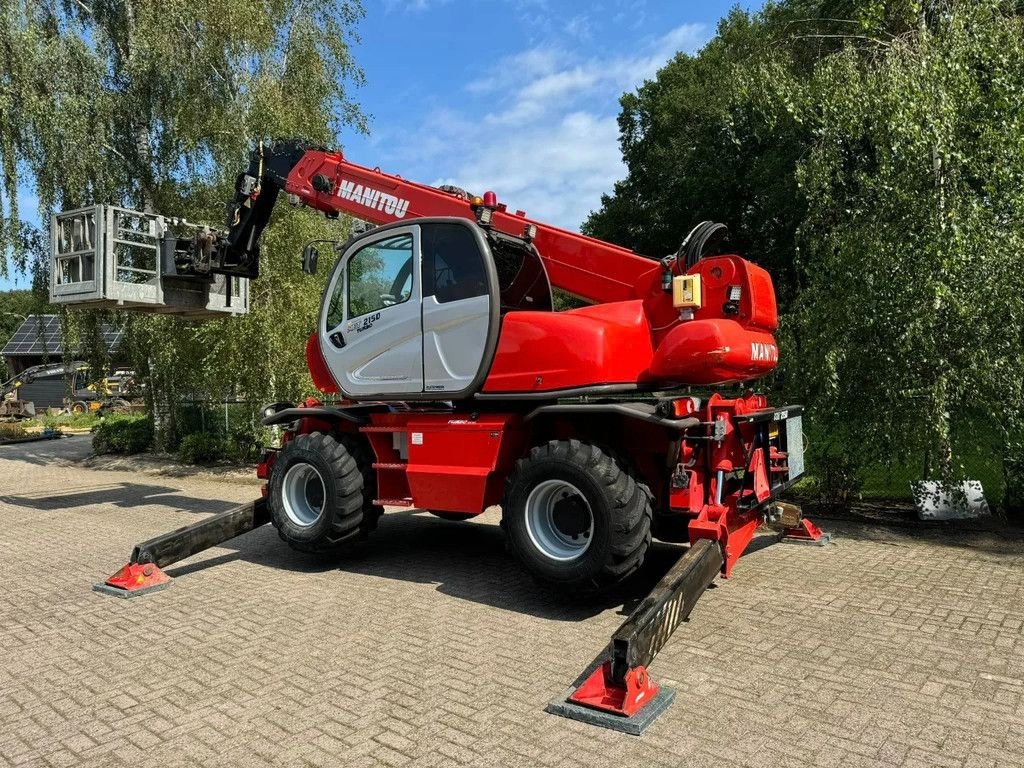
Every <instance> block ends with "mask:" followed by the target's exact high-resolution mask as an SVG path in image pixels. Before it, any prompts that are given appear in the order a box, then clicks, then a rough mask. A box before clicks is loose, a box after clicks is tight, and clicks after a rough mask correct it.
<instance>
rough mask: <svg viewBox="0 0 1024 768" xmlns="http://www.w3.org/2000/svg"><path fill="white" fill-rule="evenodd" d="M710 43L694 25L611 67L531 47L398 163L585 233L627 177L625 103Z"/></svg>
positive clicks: (432, 124) (475, 84)
mask: <svg viewBox="0 0 1024 768" xmlns="http://www.w3.org/2000/svg"><path fill="white" fill-rule="evenodd" d="M536 7H537V8H538V9H541V7H540V6H536ZM708 35H709V31H708V29H707V28H706V27H704V26H703V25H697V24H684V25H682V26H679V27H677V28H675V29H672V30H670V31H669V32H667V33H665V34H663V35H661V36H658V37H654V38H650V39H648V40H646V41H642V42H640V43H639V44H637V45H635V46H634V51H633V52H631V53H630V54H629V55H615V56H607V57H604V58H598V57H595V56H586V55H580V54H579V53H578V52H577V51H576V50H575V49H568V48H563V47H560V46H550V45H534V46H531V47H530V48H527V49H525V50H523V51H520V52H518V53H516V54H514V55H512V56H508V57H505V58H504V59H502V60H500V61H499V62H498V63H497V64H496V65H495V66H493V67H492V68H491V69H490V70H489V71H487V72H486V73H484V75H483V76H482V77H480V78H478V79H476V80H474V81H472V82H469V83H468V84H467V85H466V86H465V92H466V95H467V97H468V98H469V100H470V104H469V105H467V106H464V107H461V108H459V109H452V108H450V107H446V108H441V109H436V110H434V111H433V112H431V113H430V114H429V115H428V116H427V118H426V119H425V120H424V121H423V125H422V126H420V127H419V128H418V129H417V130H415V131H411V132H409V133H407V134H404V135H403V136H402V137H401V139H400V140H399V141H398V142H397V144H395V143H393V142H392V143H391V146H392V150H393V156H394V159H395V160H396V161H397V163H398V165H399V167H404V168H407V169H411V171H410V176H411V174H412V173H417V172H418V173H421V174H422V173H423V172H424V171H425V172H426V173H425V174H424V176H425V177H426V178H429V177H430V176H435V177H436V178H435V179H434V182H433V183H435V184H455V185H457V186H460V187H463V188H465V189H468V190H470V191H471V192H473V193H477V194H479V193H482V192H484V191H486V190H494V191H495V192H497V194H498V199H499V200H500V201H501V202H504V203H507V204H508V206H509V207H510V208H511V209H513V210H515V209H517V208H521V209H524V210H526V212H527V214H528V215H530V216H531V217H532V218H535V219H537V220H539V221H544V222H548V223H551V224H555V225H558V226H562V227H566V228H569V229H576V228H578V227H579V225H580V224H581V223H582V222H583V220H584V219H585V218H586V217H587V215H588V214H589V213H590V211H592V210H594V209H596V208H597V207H598V206H599V205H600V201H601V195H602V194H605V193H608V192H610V191H611V189H612V186H613V184H614V183H615V181H616V180H617V179H620V178H622V177H623V176H624V175H625V169H624V167H623V164H622V159H621V155H620V151H619V146H618V139H619V132H618V124H617V122H616V116H617V113H618V109H619V103H618V99H619V96H621V94H622V93H623V91H626V90H632V89H634V88H636V87H637V86H639V85H640V84H641V83H643V82H644V80H647V79H649V78H651V77H653V76H654V74H655V73H656V72H657V70H658V69H659V68H660V67H662V66H664V65H665V63H666V62H667V61H668V60H669V59H670V58H671V57H672V56H674V55H675V54H676V53H677V52H678V51H686V52H688V53H692V52H695V51H696V50H697V49H698V48H699V47H700V46H701V45H702V44H703V43H704V42H705V41H706V39H707V38H708ZM437 169H442V170H441V173H440V174H438V172H437Z"/></svg>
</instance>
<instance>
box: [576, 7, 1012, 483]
mask: <svg viewBox="0 0 1024 768" xmlns="http://www.w3.org/2000/svg"><path fill="white" fill-rule="evenodd" d="M1020 13H1021V3H1019V2H1008V1H1005V0H1003V1H1001V0H977V1H976V2H963V1H959V0H930V1H929V2H913V1H911V0H906V1H905V2H880V1H877V0H861V1H859V2H857V1H854V0H849V1H843V0H835V1H833V2H828V1H825V0H823V1H820V2H815V1H814V0H786V1H784V2H779V3H770V4H769V5H768V6H766V7H765V9H764V10H763V11H761V12H759V13H757V14H747V13H743V12H740V11H734V12H733V13H732V14H730V15H729V17H727V18H726V19H725V20H723V22H722V23H721V25H720V27H719V30H718V34H717V36H716V37H715V38H714V39H713V40H712V41H711V42H710V43H709V44H708V45H707V46H706V47H705V49H704V50H702V51H701V52H700V53H699V54H697V55H696V56H686V55H682V54H681V55H679V56H676V57H675V58H674V59H673V60H672V61H670V62H669V63H668V64H667V65H666V66H665V68H664V69H662V70H661V71H660V72H659V73H658V75H657V77H656V78H655V79H654V80H652V81H650V82H648V83H645V84H644V85H643V86H642V87H641V88H640V89H638V90H637V91H636V92H635V93H630V94H626V95H625V96H623V98H622V113H621V115H620V127H621V143H622V148H623V156H624V158H625V162H626V165H627V168H628V175H627V177H626V178H625V179H624V180H623V181H621V182H620V183H618V184H617V185H616V187H615V190H614V193H613V194H612V195H610V196H608V197H607V198H605V199H604V200H603V202H602V207H601V209H600V210H598V211H596V212H595V213H594V214H592V216H591V217H590V219H589V220H588V221H587V223H586V229H587V230H588V232H590V233H592V234H595V235H597V236H599V237H603V238H606V239H610V240H614V241H618V242H621V243H623V244H625V245H628V246H630V247H633V248H636V249H638V250H641V251H643V252H647V253H649V254H651V255H653V256H660V255H662V254H664V253H667V252H669V251H671V250H673V249H674V247H675V244H676V242H677V241H678V239H679V238H680V237H681V236H682V235H683V234H685V232H686V230H687V229H688V228H689V227H690V226H691V225H692V224H693V223H694V222H696V221H699V220H701V219H704V218H711V219H717V220H720V221H724V222H726V223H727V224H728V225H730V228H731V229H732V231H733V235H734V242H735V244H736V245H737V246H738V248H739V249H740V250H742V251H744V252H746V253H747V254H748V255H749V256H751V257H752V258H754V260H756V261H758V262H760V263H762V264H764V265H766V266H767V267H768V268H769V269H770V271H771V272H772V273H773V276H774V278H775V281H776V287H777V291H778V294H779V297H780V299H781V308H782V315H783V316H782V323H783V325H782V329H781V332H780V340H781V344H782V348H783V349H782V352H783V365H782V368H781V376H780V377H779V378H778V379H777V381H776V382H775V386H776V387H777V388H780V389H781V390H782V392H781V394H780V396H783V397H793V398H794V399H797V398H799V399H803V400H805V401H806V402H807V404H808V405H809V406H810V408H811V416H812V419H813V422H814V425H815V432H816V433H818V434H820V435H828V436H829V441H830V442H832V443H833V444H835V445H837V446H839V447H840V450H841V451H842V452H843V453H845V454H846V455H847V456H848V457H849V458H851V459H853V460H854V461H855V462H856V463H857V464H859V465H861V466H863V465H864V464H867V463H877V462H879V461H891V460H895V459H899V458H903V457H907V456H911V455H912V456H914V457H915V458H916V459H918V460H920V458H921V457H922V456H923V455H924V454H925V452H926V451H927V452H929V453H930V455H931V457H932V470H933V471H934V472H936V473H938V474H940V475H941V476H942V477H944V478H946V479H952V478H954V477H956V476H960V475H962V473H963V468H962V466H960V458H959V456H960V455H961V454H962V453H963V451H964V450H965V449H968V448H970V446H971V445H972V443H974V444H976V443H978V442H979V439H980V436H979V435H978V434H976V432H975V431H976V430H979V429H981V430H985V429H992V430H995V431H996V432H997V434H998V435H999V436H1000V437H1001V439H1002V440H1003V442H1004V444H1005V448H1004V457H1005V458H1006V459H1008V460H1013V459H1014V457H1015V456H1016V458H1019V456H1017V455H1016V449H1015V448H1014V445H1013V443H1014V436H1015V435H1018V434H1020V419H1021V402H1022V394H1024V365H1022V363H1024V360H1022V356H1024V339H1022V336H1021V332H1020V328H1021V327H1022V325H1021V320H1022V317H1021V314H1022V312H1024V303H1022V300H1021V295H1022V293H1021V288H1022V287H1024V286H1022V285H1021V281H1022V279H1024V264H1022V263H1021V258H1022V256H1021V254H1022V248H1021V246H1022V242H1021V239H1022V237H1024V227H1022V220H1021V211H1022V210H1024V207H1022V203H1024V200H1022V199H1021V195H1022V194H1024V183H1022V182H1024V150H1022V147H1024V124H1022V119H1024V118H1022V115H1024V103H1022V96H1021V94H1022V93H1024V23H1022V20H1021V16H1020ZM822 442H823V441H818V444H817V445H816V446H812V448H813V449H815V450H821V447H822ZM826 442H827V441H826Z"/></svg>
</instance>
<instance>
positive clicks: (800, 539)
mask: <svg viewBox="0 0 1024 768" xmlns="http://www.w3.org/2000/svg"><path fill="white" fill-rule="evenodd" d="M781 540H782V541H783V542H786V543H788V544H812V545H814V546H818V547H824V546H825V545H826V544H828V543H829V542H830V541H832V534H831V533H825V531H823V530H821V528H819V527H818V526H816V525H815V524H814V523H812V522H811V521H810V520H808V519H807V518H806V517H802V518H800V522H799V523H798V524H797V525H794V526H793V527H792V528H787V529H786V530H784V531H783V532H782V539H781Z"/></svg>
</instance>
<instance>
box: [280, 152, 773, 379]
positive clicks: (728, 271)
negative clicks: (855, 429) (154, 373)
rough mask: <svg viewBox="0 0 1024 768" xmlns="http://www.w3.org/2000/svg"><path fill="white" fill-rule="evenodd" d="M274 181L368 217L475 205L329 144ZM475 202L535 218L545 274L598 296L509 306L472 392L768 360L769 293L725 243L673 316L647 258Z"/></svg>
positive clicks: (699, 374) (496, 215) (658, 270)
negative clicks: (530, 307)
mask: <svg viewBox="0 0 1024 768" xmlns="http://www.w3.org/2000/svg"><path fill="white" fill-rule="evenodd" d="M318 176H319V177H321V178H320V183H319V184H318V186H319V187H320V188H321V189H327V190H328V191H325V192H319V191H317V190H316V189H315V188H314V184H313V179H314V177H318ZM285 191H286V192H288V193H290V194H293V195H297V196H298V197H299V199H301V200H302V202H304V203H305V204H306V205H309V206H311V207H313V208H316V209H318V210H322V211H326V212H329V213H336V212H338V211H344V212H346V213H349V214H352V215H354V216H357V217H359V218H361V219H364V220H367V221H371V222H374V223H376V224H390V223H393V222H396V221H403V220H406V219H409V220H414V219H416V218H421V217H426V216H457V217H461V218H466V219H471V220H476V218H477V212H478V210H479V207H474V205H473V204H472V203H471V202H470V201H468V200H465V199H463V198H461V197H458V196H456V195H452V194H449V193H447V192H444V191H442V190H440V189H436V188H434V187H429V186H426V185H423V184H416V183H414V182H411V181H407V180H405V179H403V178H401V177H400V176H396V175H392V174H386V173H383V172H382V171H380V170H379V169H370V168H366V167H363V166H361V165H357V164H356V163H352V162H350V161H348V160H346V159H345V158H344V157H343V156H342V155H341V153H340V152H324V151H319V150H313V151H309V152H306V154H305V155H304V156H303V157H302V159H301V160H300V161H299V162H298V163H297V164H296V165H295V167H294V168H293V169H292V171H291V173H290V174H289V176H288V180H287V183H286V185H285ZM483 204H484V205H486V206H487V207H488V208H489V209H490V218H491V221H490V224H489V226H490V227H491V228H493V229H495V230H497V231H499V232H503V233H505V234H508V235H511V236H514V237H521V236H523V234H524V231H525V230H527V229H528V228H530V229H533V230H535V232H534V235H533V243H534V245H535V246H536V248H537V252H538V253H539V254H540V257H541V259H542V260H543V262H544V266H545V268H546V269H547V272H548V277H549V279H550V281H551V284H552V285H554V286H556V287H558V288H561V289H563V290H565V291H568V292H569V293H572V294H575V295H576V296H580V297H583V298H585V299H589V300H590V301H594V302H598V303H599V305H598V306H594V307H588V308H586V309H582V310H574V311H570V312H565V313H534V312H518V313H509V314H508V315H507V316H506V317H505V318H504V321H503V327H502V331H501V336H500V339H499V342H498V349H497V353H496V356H495V359H494V362H493V365H492V367H491V370H490V372H489V375H488V377H487V379H486V381H485V383H484V386H483V391H484V392H487V393H503V392H507V393H510V394H514V393H532V392H545V391H551V392H555V391H558V390H563V389H574V388H580V387H593V386H600V385H603V384H634V385H639V386H643V387H646V388H656V387H659V386H662V387H663V386H673V385H682V384H696V385H708V384H724V383H731V382H740V381H747V380H750V379H753V378H757V377H759V376H763V375H764V374H766V373H768V372H769V371H771V370H772V368H774V367H775V365H776V364H777V361H778V348H777V347H776V346H775V341H774V339H773V338H772V336H771V333H772V332H773V331H774V330H775V328H776V326H777V324H778V319H777V316H776V307H775V294H774V291H773V289H772V283H771V278H770V277H769V276H768V273H767V272H765V271H764V270H763V269H761V268H760V267H757V266H756V265H754V264H751V263H750V262H748V261H746V260H744V259H742V258H740V257H739V256H732V255H729V256H716V257H712V258H705V259H702V260H701V261H700V262H698V263H697V265H696V266H695V267H694V268H693V269H691V270H690V271H691V272H698V273H700V275H701V282H702V286H703V294H704V296H703V299H704V301H703V306H702V307H701V308H700V309H698V310H696V312H695V313H694V316H693V319H690V320H686V319H682V320H681V319H680V313H679V311H678V310H677V309H676V308H675V307H673V305H672V296H671V292H670V291H669V292H666V291H665V290H664V289H663V288H662V267H661V265H660V264H658V263H657V262H655V261H653V260H651V259H647V258H644V257H643V256H640V255H638V254H636V253H633V252H632V251H630V250H628V249H625V248H620V247H618V246H615V245H612V244H610V243H605V242H602V241H600V240H596V239H594V238H590V237H586V236H584V235H580V234H577V233H574V232H569V231H567V230H563V229H559V228H558V227H552V226H550V225H547V224H543V223H541V222H537V221H532V220H530V219H527V218H526V217H525V216H521V215H518V214H511V213H509V212H508V211H507V210H506V207H505V206H504V204H501V203H498V202H497V199H496V197H495V196H494V195H493V193H488V194H487V195H485V198H484V203H483ZM736 290H738V291H739V299H738V300H733V298H732V297H731V296H730V293H731V292H732V291H736ZM317 352H318V350H314V349H310V350H308V353H309V360H310V372H311V373H312V375H313V377H314V380H315V381H316V382H317V385H318V386H319V387H320V388H321V391H324V392H333V391H336V385H335V383H334V382H333V381H332V380H331V378H330V376H329V375H327V376H324V375H323V374H324V373H326V366H323V365H321V363H322V360H323V358H322V356H320V355H319V354H317Z"/></svg>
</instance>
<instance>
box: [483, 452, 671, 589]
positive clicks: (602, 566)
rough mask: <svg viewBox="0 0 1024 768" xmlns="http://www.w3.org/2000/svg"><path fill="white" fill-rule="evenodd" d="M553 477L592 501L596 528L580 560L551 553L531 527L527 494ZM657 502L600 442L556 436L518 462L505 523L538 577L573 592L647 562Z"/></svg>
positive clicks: (608, 582) (614, 579)
mask: <svg viewBox="0 0 1024 768" xmlns="http://www.w3.org/2000/svg"><path fill="white" fill-rule="evenodd" d="M549 479H559V480H565V481H568V482H570V483H572V484H573V485H574V486H576V488H578V489H579V491H580V492H581V493H582V494H583V495H584V496H585V497H586V499H587V502H588V503H589V504H590V509H591V514H592V516H593V534H592V536H591V542H590V546H589V547H588V548H587V550H586V552H584V553H583V555H582V556H581V557H579V558H578V559H576V560H572V561H558V560H554V559H552V558H550V557H548V556H547V555H545V554H544V553H543V552H542V551H540V550H539V549H537V547H536V546H535V545H534V544H533V542H532V541H531V539H530V535H529V533H528V532H527V528H526V500H527V497H528V496H529V494H530V491H531V490H532V489H533V488H534V487H535V486H536V485H537V484H538V483H540V482H543V481H545V480H549ZM652 502H653V497H652V494H651V492H650V489H649V488H648V487H647V486H646V485H645V484H644V483H642V482H640V481H638V480H637V479H636V478H635V477H634V476H633V475H632V473H631V472H630V470H629V469H628V468H627V467H626V465H625V464H623V463H621V462H619V461H618V460H617V459H616V458H615V457H613V456H611V455H610V454H609V453H607V452H605V451H604V450H602V449H601V448H599V447H598V446H596V445H591V444H588V443H582V442H580V441H579V440H552V441H550V442H548V443H547V444H546V445H540V446H537V447H535V448H533V449H532V450H531V451H530V453H529V455H528V456H526V457H525V458H522V459H520V460H519V461H518V462H517V463H516V466H515V469H514V470H513V472H512V474H511V475H510V476H509V479H508V483H507V486H506V489H505V499H504V502H503V503H502V527H504V529H505V532H506V535H507V536H508V543H509V548H510V549H511V550H512V552H513V553H514V554H515V555H516V557H517V558H518V559H519V561H520V562H521V563H522V564H523V566H524V567H525V568H526V570H527V571H529V572H530V573H531V574H532V575H533V576H534V577H536V578H537V579H538V580H540V581H541V582H544V583H546V584H549V585H552V586H555V587H558V588H561V589H564V590H567V591H571V592H593V591H597V590H602V589H606V588H608V587H611V586H613V585H615V584H618V583H619V582H621V581H623V580H624V579H625V578H626V577H628V576H630V575H631V574H632V573H634V572H635V571H636V570H637V569H638V568H639V567H640V566H641V564H642V563H643V561H644V558H645V557H646V555H647V550H648V549H649V548H650V546H651V519H652V515H653V503H652Z"/></svg>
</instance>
